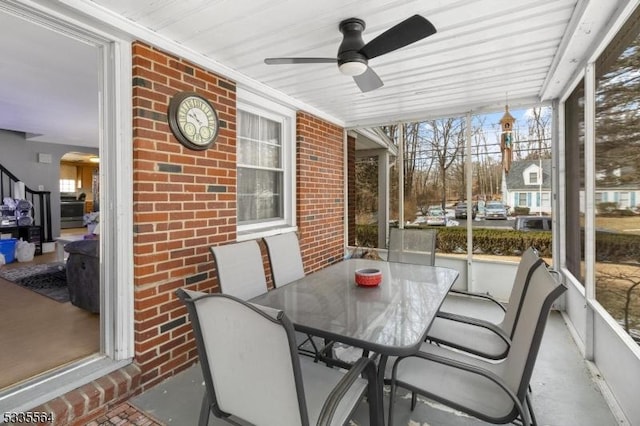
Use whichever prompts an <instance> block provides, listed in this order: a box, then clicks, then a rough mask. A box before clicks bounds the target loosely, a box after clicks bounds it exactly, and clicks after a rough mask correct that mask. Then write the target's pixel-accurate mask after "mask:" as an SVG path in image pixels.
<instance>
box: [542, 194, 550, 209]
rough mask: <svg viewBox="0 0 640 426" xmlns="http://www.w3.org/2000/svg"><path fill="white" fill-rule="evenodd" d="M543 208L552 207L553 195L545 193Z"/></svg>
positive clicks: (543, 195)
mask: <svg viewBox="0 0 640 426" xmlns="http://www.w3.org/2000/svg"><path fill="white" fill-rule="evenodd" d="M540 206H541V207H551V194H550V193H548V192H543V193H542V203H541V204H540Z"/></svg>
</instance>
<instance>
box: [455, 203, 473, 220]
mask: <svg viewBox="0 0 640 426" xmlns="http://www.w3.org/2000/svg"><path fill="white" fill-rule="evenodd" d="M477 212H478V206H476V205H475V204H474V205H473V207H471V219H475V218H476V213H477ZM455 215H456V219H466V218H467V203H464V202H461V203H458V204H456V209H455Z"/></svg>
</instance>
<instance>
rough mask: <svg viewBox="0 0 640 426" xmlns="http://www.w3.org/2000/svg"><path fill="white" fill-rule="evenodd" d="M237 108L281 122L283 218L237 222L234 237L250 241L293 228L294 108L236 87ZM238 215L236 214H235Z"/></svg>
mask: <svg viewBox="0 0 640 426" xmlns="http://www.w3.org/2000/svg"><path fill="white" fill-rule="evenodd" d="M236 94H237V110H238V111H240V110H242V111H247V112H249V113H252V114H257V115H260V116H262V117H266V118H268V119H270V120H274V121H277V122H279V123H282V147H281V149H282V169H283V179H282V180H283V205H282V209H283V211H282V213H283V216H284V217H283V219H280V220H272V221H266V222H260V223H252V224H242V225H240V224H238V225H237V230H236V231H237V237H236V240H238V241H243V240H250V239H256V238H261V237H265V236H268V235H274V234H279V233H282V232H285V231H290V230H295V229H296V210H295V209H296V180H295V179H296V111H295V110H293V109H291V108H288V107H286V106H284V105H282V104H279V103H277V102H274V101H272V100H269V99H267V98H264V97H262V96H259V95H257V94H255V93H253V92H250V91H248V90H245V89H242V88H238V89H237V92H236ZM236 216H237V215H236Z"/></svg>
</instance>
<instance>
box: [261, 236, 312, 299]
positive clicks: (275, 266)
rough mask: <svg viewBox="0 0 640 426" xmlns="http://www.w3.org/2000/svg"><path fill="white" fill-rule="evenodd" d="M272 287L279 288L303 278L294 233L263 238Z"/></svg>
mask: <svg viewBox="0 0 640 426" xmlns="http://www.w3.org/2000/svg"><path fill="white" fill-rule="evenodd" d="M263 240H264V244H265V246H267V254H268V255H269V264H270V265H271V277H272V278H273V285H274V286H275V287H280V286H283V285H286V284H289V283H290V282H292V281H295V280H297V279H300V278H302V277H304V265H303V263H302V254H301V253H300V243H299V242H298V236H297V235H296V234H295V232H287V233H285V234H278V235H273V236H270V237H264V238H263Z"/></svg>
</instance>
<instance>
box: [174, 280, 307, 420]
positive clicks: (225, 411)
mask: <svg viewBox="0 0 640 426" xmlns="http://www.w3.org/2000/svg"><path fill="white" fill-rule="evenodd" d="M177 294H178V296H179V297H180V299H182V301H183V302H184V303H185V304H186V306H187V309H188V311H189V315H190V318H191V323H192V326H193V330H194V334H195V337H196V343H197V347H198V355H199V358H200V363H201V367H202V370H203V376H204V381H205V385H206V388H207V397H208V398H209V399H208V401H207V402H208V404H209V407H208V408H209V409H210V410H211V411H212V412H213V413H214V414H215V415H216V416H217V417H227V416H229V415H233V416H236V417H238V418H240V419H243V420H244V421H247V422H250V423H252V424H259V425H266V426H269V425H273V426H281V425H308V417H307V409H306V401H305V398H304V390H303V389H304V388H303V385H302V380H301V374H300V364H299V361H298V356H297V353H296V347H295V344H294V342H295V337H294V331H293V325H292V324H291V322H290V321H289V320H288V319H287V317H286V315H284V313H283V312H282V311H278V310H275V309H271V308H267V307H262V306H257V305H252V304H249V303H247V302H244V301H242V300H240V299H238V298H235V297H233V296H229V295H225V294H205V293H200V292H194V291H189V290H184V289H179V290H178V291H177Z"/></svg>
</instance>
